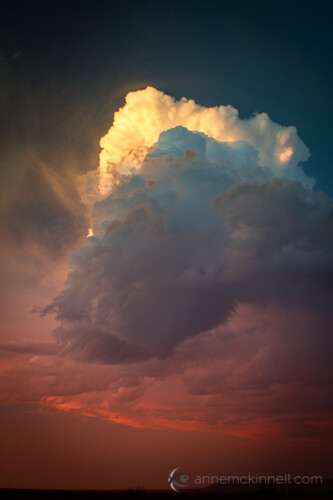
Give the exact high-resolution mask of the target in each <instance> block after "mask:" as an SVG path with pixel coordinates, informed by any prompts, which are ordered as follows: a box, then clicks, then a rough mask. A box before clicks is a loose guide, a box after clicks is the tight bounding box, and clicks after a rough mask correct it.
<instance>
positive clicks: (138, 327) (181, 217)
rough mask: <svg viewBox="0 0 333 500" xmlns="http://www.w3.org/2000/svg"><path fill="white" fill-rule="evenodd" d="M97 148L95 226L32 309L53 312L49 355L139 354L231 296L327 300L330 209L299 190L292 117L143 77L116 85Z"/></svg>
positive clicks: (104, 358)
mask: <svg viewBox="0 0 333 500" xmlns="http://www.w3.org/2000/svg"><path fill="white" fill-rule="evenodd" d="M101 146H102V148H103V150H102V152H101V157H100V167H99V171H98V172H97V176H96V177H97V183H98V187H99V191H100V195H99V197H98V199H97V200H96V203H95V206H94V210H93V214H92V219H93V236H91V237H89V238H88V239H87V241H86V243H85V244H84V245H83V246H82V247H81V248H79V249H78V250H77V251H76V252H75V253H74V254H73V255H72V257H71V269H72V270H71V272H70V274H69V276H68V280H67V282H66V285H65V288H64V290H63V291H62V292H61V293H60V294H59V295H58V296H57V297H56V298H55V299H54V300H53V301H52V303H51V304H49V305H48V306H46V307H45V308H44V313H47V312H52V311H54V312H56V314H57V317H58V319H59V320H61V321H62V324H61V326H60V327H59V328H58V329H57V330H56V332H55V334H54V335H55V338H56V340H57V342H58V345H59V349H60V352H62V353H64V354H65V353H72V355H73V356H74V357H76V358H78V359H81V360H85V361H95V362H100V363H110V364H121V363H135V362H144V361H145V360H147V359H149V358H154V357H158V358H167V357H169V356H171V355H172V354H173V353H174V352H175V349H177V348H178V346H179V345H180V344H181V343H182V342H184V341H186V339H190V338H193V337H195V336H198V335H200V334H204V333H206V332H209V331H211V330H213V329H217V328H219V327H220V326H221V325H223V324H225V323H226V321H227V320H228V319H230V317H231V316H232V315H233V314H235V312H237V308H238V306H239V304H251V305H253V306H254V307H266V306H267V307H270V306H274V305H275V306H276V307H282V308H284V307H285V308H290V307H294V308H302V307H306V308H307V310H311V309H313V310H315V311H318V309H325V307H326V308H327V305H328V300H329V296H330V295H329V293H330V287H331V283H332V280H331V278H332V270H333V266H332V262H333V259H332V255H333V237H332V234H333V232H332V214H333V205H332V201H331V199H329V197H327V196H326V195H325V194H323V193H316V192H313V191H312V190H311V187H312V186H313V179H311V178H309V177H307V175H306V174H305V173H304V171H303V169H302V167H301V165H300V162H302V161H305V160H306V159H307V158H308V156H309V152H308V149H307V148H306V146H305V145H304V144H303V142H302V141H301V140H300V139H299V138H298V136H297V132H296V129H295V127H282V126H280V125H277V124H275V123H274V122H272V121H271V120H270V119H269V117H268V116H267V115H266V114H260V115H256V116H255V117H253V118H251V119H249V120H241V119H240V118H239V117H238V113H237V111H236V110H235V109H234V108H233V107H231V106H220V107H218V108H204V107H202V106H199V105H197V104H195V103H194V101H192V100H186V99H181V100H180V101H178V102H177V101H175V100H174V99H173V98H172V97H170V96H166V95H165V94H163V93H162V92H160V91H157V90H156V89H153V88H151V87H148V88H147V89H145V90H142V91H137V92H131V93H129V94H128V95H127V97H126V105H125V106H124V107H123V108H122V109H121V110H119V111H118V112H117V113H116V114H115V119H114V124H113V125H112V127H111V129H110V130H109V132H108V134H107V135H106V136H105V137H103V139H102V140H101ZM316 314H317V313H316Z"/></svg>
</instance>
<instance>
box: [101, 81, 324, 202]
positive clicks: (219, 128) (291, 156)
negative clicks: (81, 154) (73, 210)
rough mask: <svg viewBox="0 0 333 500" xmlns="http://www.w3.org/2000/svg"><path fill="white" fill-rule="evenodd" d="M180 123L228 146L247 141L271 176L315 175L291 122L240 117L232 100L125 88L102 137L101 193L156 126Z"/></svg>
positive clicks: (132, 164)
mask: <svg viewBox="0 0 333 500" xmlns="http://www.w3.org/2000/svg"><path fill="white" fill-rule="evenodd" d="M177 126H182V127H185V128H186V129H188V130H190V131H198V132H202V133H204V134H206V135H207V136H208V137H210V138H213V139H215V140H216V141H218V142H224V143H227V144H228V145H229V147H231V143H233V142H235V141H242V142H246V143H247V144H248V145H249V146H252V147H253V148H254V149H255V150H257V151H258V158H259V165H260V166H262V167H267V168H269V169H270V170H272V172H273V173H274V175H275V176H278V177H283V176H287V177H288V178H290V179H291V180H299V181H300V182H302V183H303V184H304V185H306V186H307V187H311V186H313V184H314V180H313V179H311V178H309V177H307V176H306V175H305V173H304V171H303V170H302V168H301V167H299V163H301V162H304V161H306V160H307V159H308V157H309V150H308V148H307V147H306V146H305V144H304V143H303V142H302V141H301V140H300V139H299V137H298V135H297V130H296V128H295V127H293V126H290V127H283V126H281V125H278V124H277V123H274V122H273V121H272V120H270V118H269V116H268V115H267V114H266V113H261V114H257V115H255V116H254V117H253V118H250V119H247V120H243V119H240V118H239V116H238V111H237V110H236V109H235V108H233V107H232V106H219V107H214V108H205V107H204V106H200V105H198V104H196V103H195V102H194V101H193V100H191V99H189V100H188V99H186V98H182V99H181V100H180V101H176V100H175V99H174V98H173V97H171V96H168V95H165V94H164V93H163V92H161V91H158V90H156V89H155V88H152V87H147V88H146V89H144V90H139V91H136V92H130V93H128V94H127V96H126V104H125V106H124V107H123V108H121V109H120V110H119V111H118V112H116V113H115V116H114V122H113V125H112V127H111V128H110V130H109V132H108V133H107V134H106V135H105V136H104V137H103V138H102V139H101V147H102V152H101V154H100V167H99V172H100V189H101V191H102V193H103V195H105V194H106V193H107V192H108V191H109V190H110V188H111V186H112V182H113V181H112V179H113V174H114V173H118V172H120V173H126V172H129V171H131V170H133V168H134V169H135V168H139V167H140V165H141V163H142V161H143V159H144V157H145V156H146V154H147V152H148V151H149V149H150V148H151V147H152V146H153V145H154V144H155V143H156V142H157V141H158V139H159V136H160V134H161V132H164V131H166V130H169V129H171V128H174V127H177Z"/></svg>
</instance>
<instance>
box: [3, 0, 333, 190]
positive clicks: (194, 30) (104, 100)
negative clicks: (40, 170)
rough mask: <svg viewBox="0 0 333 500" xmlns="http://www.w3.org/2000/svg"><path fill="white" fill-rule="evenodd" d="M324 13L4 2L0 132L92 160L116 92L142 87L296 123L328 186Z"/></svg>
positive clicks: (310, 168)
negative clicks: (1, 130)
mask: <svg viewBox="0 0 333 500" xmlns="http://www.w3.org/2000/svg"><path fill="white" fill-rule="evenodd" d="M332 13H333V7H332V3H331V2H329V1H323V0H319V1H315V2H314V1H305V0H303V1H298V0H294V1H284V0H279V1H273V0H271V1H261V0H252V1H250V0H248V1H233V2H230V1H223V0H220V1H214V0H211V1H202V0H191V1H187V0H182V1H164V0H162V1H158V2H156V1H155V2H151V1H145V0H141V1H134V0H123V1H120V2H111V1H108V2H103V1H96V2H93V1H89V2H87V1H86V2H84V1H81V2H76V1H68V2H62V1H58V2H35V1H32V2H17V1H7V2H4V3H3V6H2V13H1V18H2V28H1V35H0V37H1V49H0V50H1V55H2V67H3V71H2V82H1V86H2V90H3V92H2V93H3V95H4V96H5V97H3V103H4V105H5V110H6V118H5V121H4V123H3V125H2V127H3V134H2V135H3V137H6V139H8V138H9V139H10V140H11V141H13V136H15V138H16V140H17V139H19V140H20V141H21V142H22V143H28V144H30V145H33V146H34V147H35V148H37V149H38V151H39V153H40V154H41V155H46V156H48V155H49V156H52V152H54V151H58V152H59V149H60V150H63V151H64V154H65V155H66V154H69V153H68V151H69V150H70V149H72V150H77V151H78V150H80V152H77V153H75V154H76V155H77V157H78V158H79V160H80V161H79V163H81V164H82V169H83V170H85V169H87V168H91V167H92V165H93V164H94V162H95V163H96V156H95V155H96V154H97V152H98V139H99V137H100V136H101V135H103V134H104V133H105V132H106V130H107V129H108V128H109V126H110V125H111V122H112V114H113V112H114V110H115V109H117V108H118V107H119V106H120V105H122V104H123V97H124V94H125V93H126V92H127V91H129V90H132V89H133V90H134V89H137V88H142V87H145V86H146V85H148V84H149V85H153V86H155V87H157V88H159V89H161V90H163V91H165V92H166V93H168V94H172V95H174V96H175V97H182V96H183V95H184V96H186V97H188V98H194V99H195V100H196V101H197V102H198V103H200V104H203V105H206V106H212V105H219V104H232V105H233V106H235V107H236V108H238V110H239V112H240V115H241V116H242V117H248V116H251V115H252V114H253V113H254V112H256V111H258V112H261V111H265V112H267V113H268V114H269V115H270V116H271V118H272V119H273V120H274V121H276V122H278V123H281V124H283V125H295V126H296V127H297V129H298V132H299V135H300V137H301V138H302V139H303V141H304V142H305V143H306V144H307V146H308V147H309V148H310V151H311V159H310V160H309V162H308V164H307V165H306V167H305V170H306V171H307V172H308V173H310V174H311V175H313V176H315V178H316V179H317V181H318V184H317V187H318V188H319V189H323V190H325V191H326V192H328V193H330V194H332V192H333V176H332V173H331V172H332V171H331V159H332V157H333V141H332V139H331V138H332V134H331V122H332V114H333V105H332V98H331V89H332V56H331V52H332ZM72 154H73V153H72ZM85 158H88V159H87V160H86V165H84V163H85ZM89 162H90V163H89Z"/></svg>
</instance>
